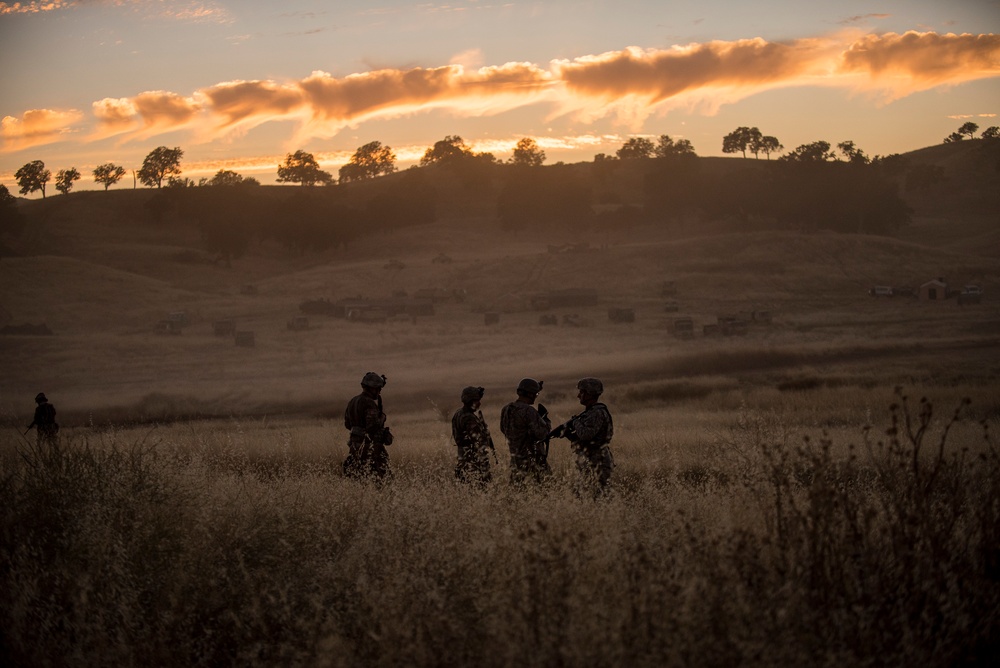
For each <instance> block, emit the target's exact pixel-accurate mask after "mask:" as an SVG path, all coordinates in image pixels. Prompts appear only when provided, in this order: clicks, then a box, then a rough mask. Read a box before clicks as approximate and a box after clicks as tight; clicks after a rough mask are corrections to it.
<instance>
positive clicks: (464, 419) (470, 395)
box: [451, 387, 496, 487]
mask: <svg viewBox="0 0 1000 668" xmlns="http://www.w3.org/2000/svg"><path fill="white" fill-rule="evenodd" d="M485 393H486V390H484V389H483V388H481V387H467V388H465V389H464V390H462V407H461V408H459V409H458V410H457V411H455V414H454V415H453V416H452V417H451V436H452V438H453V439H454V440H455V445H456V446H457V447H458V462H457V463H456V464H455V477H456V478H458V479H459V480H461V481H462V482H468V483H473V484H476V485H479V486H480V487H482V486H485V485H486V483H488V482H489V481H490V480H492V479H493V474H492V473H491V472H490V453H491V452H492V454H493V456H494V457H496V448H495V447H494V445H493V437H492V436H490V430H489V428H488V427H487V426H486V420H485V419H484V418H483V413H482V411H480V410H479V407H480V405H481V403H482V400H483V394H485Z"/></svg>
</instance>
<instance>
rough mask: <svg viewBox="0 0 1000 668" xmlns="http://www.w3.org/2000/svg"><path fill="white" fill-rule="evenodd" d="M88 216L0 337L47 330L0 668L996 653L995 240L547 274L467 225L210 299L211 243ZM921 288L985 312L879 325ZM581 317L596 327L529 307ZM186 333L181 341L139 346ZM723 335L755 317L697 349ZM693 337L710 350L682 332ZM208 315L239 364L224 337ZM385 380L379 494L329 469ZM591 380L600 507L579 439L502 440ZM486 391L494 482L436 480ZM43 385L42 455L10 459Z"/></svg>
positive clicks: (666, 229) (13, 498)
mask: <svg viewBox="0 0 1000 668" xmlns="http://www.w3.org/2000/svg"><path fill="white" fill-rule="evenodd" d="M111 194H112V195H116V194H117V195H122V196H123V197H122V198H120V199H119V202H121V201H124V200H125V199H126V198H127V197H133V198H134V197H137V196H138V195H140V194H142V193H111ZM103 195H106V193H80V194H79V196H77V195H71V196H67V197H66V198H65V200H57V198H55V197H53V198H50V199H53V200H57V201H56V202H54V203H52V205H51V206H52V209H51V212H50V213H49V215H47V216H46V217H45V218H44V219H42V220H41V221H40V223H39V224H38V225H36V226H33V227H32V228H31V229H29V230H27V231H26V232H25V234H24V235H23V238H22V239H21V240H20V241H19V243H20V244H21V245H20V249H21V251H22V252H21V253H20V254H19V255H17V256H13V257H4V258H3V259H2V261H0V306H2V310H0V316H2V317H3V319H4V322H2V323H0V325H7V324H22V323H42V322H44V323H46V324H47V325H48V327H49V328H51V330H52V331H53V335H52V336H27V335H6V336H0V355H2V359H3V374H2V375H0V415H2V420H3V429H5V430H6V431H5V433H4V435H3V436H2V437H0V444H2V452H0V485H2V486H0V499H2V504H0V505H2V508H3V510H2V512H3V513H4V519H3V522H2V527H3V528H2V531H3V537H2V544H3V547H2V549H0V559H2V563H3V568H2V574H0V579H2V580H3V585H2V587H0V589H3V591H5V592H6V593H5V594H3V595H0V597H2V604H3V605H2V606H0V607H2V609H3V612H2V613H0V615H2V628H3V638H2V640H3V642H2V656H0V658H6V659H7V660H8V661H13V662H14V663H16V664H19V665H98V664H101V665H108V664H119V665H126V664H127V665H131V664H145V665H251V664H252V665H338V666H339V665H343V666H349V665H484V666H493V665H497V666H509V665H546V666H548V665H552V666H555V665H650V666H653V665H656V666H662V665H692V664H694V665H708V666H730V665H736V664H742V665H762V666H766V665H790V664H794V665H841V664H850V665H913V664H915V663H920V664H923V665H941V666H945V665H988V664H989V663H991V659H995V657H996V656H997V653H998V652H1000V643H998V638H1000V552H998V545H1000V487H998V485H1000V461H998V455H1000V453H998V450H997V440H996V432H997V430H998V428H1000V424H998V423H1000V297H998V295H1000V246H997V241H996V240H997V236H996V235H997V231H996V218H995V216H994V217H992V219H989V218H988V217H985V218H984V217H982V216H980V217H976V216H958V217H953V218H948V217H944V218H942V217H940V216H937V215H934V216H931V215H927V216H918V217H917V218H916V219H915V220H914V222H913V224H912V225H910V226H909V227H908V228H907V229H905V230H903V231H902V232H901V233H900V234H899V235H898V236H897V237H895V238H889V237H873V236H861V235H848V234H832V233H822V232H819V233H801V232H791V231H766V230H765V231H756V232H742V233H733V232H732V231H731V230H727V229H725V228H723V227H713V226H711V225H707V224H696V223H695V222H688V223H673V224H671V225H668V226H648V225H644V226H635V227H630V228H626V229H612V230H605V231H604V232H603V233H602V234H601V235H599V236H598V237H596V238H593V239H592V240H590V242H589V247H588V248H586V249H580V250H576V251H567V250H562V251H560V252H552V250H551V249H550V246H552V247H564V246H565V245H566V244H572V243H577V242H579V241H580V240H579V239H578V238H575V237H574V236H573V235H572V234H570V233H569V232H556V231H551V230H549V231H545V232H538V233H532V232H529V231H523V232H520V233H518V234H512V233H510V232H505V231H503V230H500V229H498V228H497V226H496V224H495V222H494V221H492V220H491V219H490V218H489V217H487V216H482V215H449V216H447V217H444V218H443V219H441V220H439V221H438V222H436V223H433V224H431V225H425V226H419V227H413V228H403V229H400V230H396V231H393V232H391V233H377V234H373V235H372V236H371V237H370V238H367V239H364V240H358V241H355V242H353V243H351V244H350V245H349V246H348V247H347V248H337V249H333V250H328V251H323V252H320V253H312V254H308V253H307V254H301V253H293V252H291V251H288V250H286V249H283V248H280V247H277V246H275V245H273V244H272V243H270V242H265V243H261V244H257V245H254V246H252V247H251V248H250V249H249V250H248V252H247V254H246V255H245V256H244V257H242V258H239V259H237V260H234V261H233V263H232V265H231V266H230V267H226V266H223V265H222V264H217V263H214V262H212V261H211V258H210V257H209V256H208V255H207V254H206V253H205V252H204V251H202V250H200V248H199V237H198V233H197V230H193V229H191V228H189V227H186V226H184V225H179V224H177V223H170V222H169V221H168V222H166V223H163V224H150V223H147V222H139V221H138V220H136V219H133V218H132V217H131V216H130V214H129V211H130V209H129V206H133V207H134V206H137V205H129V206H121V205H119V206H117V207H107V205H105V204H104V202H105V201H106V200H101V199H100V198H101V196H103ZM74 202H75V204H74ZM56 204H58V205H59V207H58V208H56V206H55V205H56ZM82 211H85V212H86V213H85V214H83V213H80V212H82ZM441 255H446V256H448V258H449V259H450V260H451V261H450V262H440V261H435V259H436V258H437V259H440V256H441ZM392 261H396V262H399V263H402V265H403V266H402V268H399V267H393V266H387V265H390V263H391V262H392ZM937 277H943V278H945V279H946V280H947V281H948V282H949V284H950V285H952V286H954V287H961V286H962V285H964V284H967V283H975V284H978V285H981V286H982V287H983V289H984V293H985V294H984V297H983V300H982V302H981V303H979V304H972V305H967V306H961V307H960V306H958V305H957V303H956V300H955V299H949V300H946V301H943V302H941V303H932V302H925V301H921V300H918V299H915V298H902V297H900V298H892V299H884V298H874V297H871V296H869V295H868V293H867V290H868V289H869V288H870V287H871V286H873V285H893V286H913V287H916V286H919V285H920V284H922V283H924V282H926V281H928V280H930V279H932V278H937ZM667 282H672V283H673V285H674V286H675V287H676V295H675V296H664V295H663V294H662V287H663V285H664V284H665V283H667ZM248 285H252V286H254V288H255V291H254V293H253V294H244V292H245V289H244V286H248ZM566 287H577V288H580V287H585V288H592V289H594V290H596V291H597V293H598V295H599V302H598V303H597V304H596V305H589V306H579V307H577V306H573V307H554V308H549V309H545V310H534V309H532V308H531V306H530V299H531V296H532V295H534V294H536V293H538V292H544V291H551V290H557V289H560V288H566ZM422 288H436V289H440V290H441V291H442V292H443V293H446V294H448V295H449V298H448V299H445V300H443V301H440V302H438V303H436V304H435V313H434V315H427V316H417V317H416V318H410V317H403V316H401V317H396V318H392V319H390V320H389V321H388V322H385V323H379V324H363V323H357V322H350V321H348V320H346V319H344V318H338V317H329V316H322V315H318V316H317V315H310V316H309V324H310V326H309V329H307V330H305V331H293V330H291V329H289V328H288V326H287V323H288V321H289V320H291V319H292V318H293V317H295V316H296V315H300V314H301V313H300V311H299V304H300V303H301V302H303V301H304V300H312V299H330V300H337V299H340V298H344V297H355V296H363V297H369V298H382V297H388V296H390V295H391V294H393V293H394V292H398V291H407V292H408V293H411V294H412V293H414V292H415V291H416V290H419V289H422ZM456 289H461V290H463V291H464V299H463V300H461V301H457V300H456V299H454V297H453V296H451V295H452V294H453V291H455V290H456ZM667 301H676V303H677V309H678V310H677V311H676V312H674V311H671V312H667V311H666V310H665V304H666V302H667ZM612 307H626V308H632V309H634V310H635V313H636V319H635V321H634V322H629V323H614V322H611V321H610V320H609V317H608V310H609V308H612ZM180 311H183V312H185V314H186V316H187V319H188V321H189V324H187V325H186V326H185V327H184V328H183V332H182V333H181V334H180V335H160V334H156V333H154V331H153V328H154V325H155V324H156V323H157V321H159V320H162V319H164V318H166V317H167V316H168V314H170V313H173V312H180ZM739 311H767V312H769V313H770V314H771V321H770V322H769V323H751V324H750V326H749V328H748V331H747V333H746V334H745V335H743V336H706V335H704V334H703V330H702V327H703V326H704V325H710V324H714V323H715V322H716V321H717V318H718V316H720V315H723V314H729V313H734V312H739ZM487 312H491V313H492V312H495V313H499V322H498V323H496V324H492V325H486V324H485V322H484V314H485V313H487ZM546 314H551V315H555V316H556V317H557V319H558V320H559V324H558V325H555V326H548V325H542V324H540V322H539V318H540V316H541V315H546ZM570 315H572V316H575V317H576V320H577V324H578V326H569V325H566V324H564V322H563V320H564V317H565V316H570ZM679 316H687V317H691V318H692V319H693V320H694V323H695V336H694V337H693V338H690V339H681V338H678V337H675V336H673V335H672V334H671V331H670V326H671V322H672V319H673V318H675V317H679ZM221 319H233V320H235V321H236V323H237V328H238V329H240V330H252V331H253V332H254V334H255V346H254V347H252V348H241V347H237V346H235V345H234V343H233V339H232V338H231V337H218V336H215V335H214V334H213V327H212V325H213V322H215V321H217V320H221ZM369 370H372V371H376V372H378V373H383V374H385V375H386V376H387V377H388V385H387V386H386V388H385V390H384V392H383V397H384V400H385V406H386V412H387V413H388V415H389V425H390V426H391V427H392V429H393V432H394V433H395V434H396V443H395V444H394V445H393V446H392V447H391V448H390V456H391V461H392V467H393V470H394V475H393V477H392V480H391V481H389V482H388V483H386V484H384V485H375V484H369V483H363V482H357V481H352V480H347V479H344V478H343V477H342V476H341V474H340V470H339V466H340V461H341V460H342V459H343V457H344V455H345V454H346V445H345V431H344V429H343V422H342V414H343V408H344V406H345V405H346V402H347V400H348V399H349V398H350V397H351V396H353V395H354V394H356V393H357V392H358V391H359V385H358V383H359V381H360V379H361V376H362V375H363V374H364V373H365V372H366V371H369ZM588 375H594V376H599V377H601V378H602V379H603V380H604V383H605V387H606V393H605V396H604V397H603V399H604V400H605V401H606V403H607V404H608V405H609V407H610V409H611V411H612V413H613V414H614V417H615V427H616V432H615V433H616V436H615V440H614V442H613V444H612V448H613V450H614V453H615V460H616V470H615V479H614V484H615V492H614V495H613V496H612V498H610V499H608V500H606V501H604V502H600V503H593V502H590V501H586V500H581V499H579V498H577V497H575V496H574V494H573V493H572V478H573V471H574V469H573V465H572V463H571V461H570V456H569V453H568V449H567V448H566V444H565V442H564V441H554V442H553V444H552V454H551V461H552V464H553V468H554V469H555V472H556V476H555V479H554V480H553V481H552V482H551V483H550V484H549V485H547V486H545V487H543V488H541V489H528V490H516V489H512V488H510V487H509V486H508V485H507V484H506V472H507V462H506V461H505V460H506V458H505V457H504V451H505V447H504V446H503V444H502V437H501V436H500V434H499V428H498V421H499V412H500V408H501V407H502V405H503V404H505V403H506V402H508V401H510V400H512V399H513V398H514V392H513V388H514V387H515V386H516V384H517V382H518V381H519V380H520V379H521V378H522V377H525V376H531V377H535V378H538V379H543V380H544V381H545V390H544V392H543V394H542V396H541V397H540V401H542V402H543V403H545V404H546V406H548V408H549V410H550V412H551V413H552V414H553V416H554V418H555V419H556V420H561V419H565V418H566V417H569V416H570V415H571V414H573V413H575V412H577V409H578V405H577V404H576V399H575V394H576V393H575V382H576V380H577V379H578V378H579V377H582V376H588ZM466 385H482V386H484V387H485V388H486V396H485V400H484V405H483V411H484V414H485V416H486V419H487V422H488V423H489V424H490V426H491V427H492V429H493V431H494V435H495V437H496V440H497V441H498V448H499V449H500V455H501V456H500V458H499V461H498V463H497V464H495V473H496V478H497V479H496V481H495V482H494V483H493V484H492V485H491V486H490V487H489V488H488V489H486V490H485V491H482V492H473V491H471V490H467V489H464V488H462V487H459V486H456V485H455V484H454V483H453V477H452V466H453V458H454V450H453V448H452V446H451V443H450V425H449V422H448V420H449V418H450V415H451V413H452V412H453V411H454V410H455V409H457V408H458V406H459V401H458V395H459V393H460V391H461V389H462V387H464V386H466ZM897 388H899V389H897ZM39 391H44V392H45V393H46V394H47V395H48V396H49V398H50V399H51V400H52V401H53V403H54V404H55V405H56V407H57V409H58V410H59V418H60V423H61V424H62V431H61V444H60V447H59V448H58V449H49V448H43V449H39V448H37V447H35V446H34V441H33V439H34V434H33V433H32V434H30V435H29V437H28V439H25V438H24V437H23V436H22V435H21V434H22V432H23V429H24V426H25V425H27V424H28V422H30V421H31V410H32V409H33V406H32V403H31V399H32V397H34V395H35V393H37V392H39ZM8 665H11V664H10V663H8Z"/></svg>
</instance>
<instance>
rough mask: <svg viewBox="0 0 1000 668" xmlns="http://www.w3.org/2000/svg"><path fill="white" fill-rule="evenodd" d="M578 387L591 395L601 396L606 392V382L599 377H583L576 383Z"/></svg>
mask: <svg viewBox="0 0 1000 668" xmlns="http://www.w3.org/2000/svg"><path fill="white" fill-rule="evenodd" d="M576 389H578V390H581V391H582V392H585V393H587V394H589V395H591V396H595V397H599V396H601V394H602V393H603V392H604V383H602V382H601V381H600V380H599V379H597V378H591V377H587V378H581V379H580V380H579V382H578V383H577V384H576Z"/></svg>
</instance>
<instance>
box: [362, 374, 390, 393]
mask: <svg viewBox="0 0 1000 668" xmlns="http://www.w3.org/2000/svg"><path fill="white" fill-rule="evenodd" d="M361 387H370V388H373V389H381V388H383V387H385V376H383V375H380V374H377V373H375V372H374V371H369V372H368V373H366V374H365V377H364V378H362V379H361Z"/></svg>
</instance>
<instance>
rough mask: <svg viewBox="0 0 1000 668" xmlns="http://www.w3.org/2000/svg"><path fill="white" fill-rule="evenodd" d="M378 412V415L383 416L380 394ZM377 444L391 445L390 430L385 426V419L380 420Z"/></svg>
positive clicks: (380, 396)
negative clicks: (380, 426)
mask: <svg viewBox="0 0 1000 668" xmlns="http://www.w3.org/2000/svg"><path fill="white" fill-rule="evenodd" d="M378 414H379V417H381V418H385V411H383V410H382V395H381V394H379V395H378ZM378 445H382V446H389V445H392V432H391V431H389V428H388V427H386V426H385V420H384V419H383V420H382V429H381V430H379V434H378Z"/></svg>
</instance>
